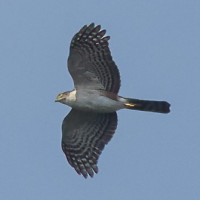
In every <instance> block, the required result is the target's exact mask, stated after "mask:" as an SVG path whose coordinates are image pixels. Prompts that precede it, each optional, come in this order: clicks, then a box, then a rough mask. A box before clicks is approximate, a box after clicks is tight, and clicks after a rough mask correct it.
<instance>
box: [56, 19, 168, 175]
mask: <svg viewBox="0 0 200 200" xmlns="http://www.w3.org/2000/svg"><path fill="white" fill-rule="evenodd" d="M105 33H106V31H105V30H101V26H100V25H98V26H95V25H94V23H91V24H90V25H89V26H87V25H85V26H83V28H81V30H80V31H79V32H78V33H77V34H75V36H74V37H73V39H72V41H71V45H70V53H69V58H68V69H69V72H70V74H71V76H72V78H73V81H74V87H75V89H73V90H72V91H69V92H64V93H61V94H59V95H58V96H57V98H56V101H57V102H61V103H63V104H66V105H68V106H70V107H72V110H71V111H70V113H69V114H68V115H67V116H66V117H65V119H64V120H63V124H62V149H63V151H64V153H65V155H66V157H67V160H68V161H69V163H70V165H71V166H72V167H73V168H74V169H75V170H76V172H77V173H78V174H82V175H83V176H84V177H85V178H87V176H88V174H89V175H90V176H91V177H93V175H94V172H95V173H97V172H98V167H97V161H98V158H99V155H100V154H101V152H102V150H103V148H104V146H105V144H107V143H108V142H109V141H110V139H111V138H112V136H113V134H114V132H115V130H116V128H117V114H116V111H117V110H119V109H124V108H127V109H132V110H141V111H151V112H159V113H168V112H169V111H170V110H169V107H170V104H169V103H168V102H165V101H148V100H139V99H131V98H125V97H121V96H118V91H119V88H120V75H119V71H118V68H117V66H116V64H115V62H114V61H113V60H112V56H111V52H110V50H109V44H108V40H109V39H110V37H109V36H106V37H105V36H104V35H105Z"/></svg>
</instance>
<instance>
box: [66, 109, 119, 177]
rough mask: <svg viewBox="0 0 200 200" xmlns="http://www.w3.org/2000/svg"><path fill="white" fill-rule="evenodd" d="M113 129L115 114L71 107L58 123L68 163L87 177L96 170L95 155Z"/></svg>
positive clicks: (106, 141)
mask: <svg viewBox="0 0 200 200" xmlns="http://www.w3.org/2000/svg"><path fill="white" fill-rule="evenodd" d="M116 128H117V114H116V112H114V113H90V112H85V111H80V110H75V109H72V110H71V111H70V113H69V114H68V115H67V116H66V117H65V119H64V120H63V124H62V149H63V151H64V153H65V155H66V158H67V160H68V162H69V163H70V165H71V166H72V167H74V169H75V170H76V172H77V173H78V174H82V175H83V176H84V177H85V178H87V176H88V174H89V175H90V176H91V177H93V175H94V172H95V173H97V172H98V167H97V162H98V158H99V155H100V154H101V152H102V150H103V149H104V146H105V144H107V143H108V142H109V141H110V139H111V138H112V136H113V134H114V132H115V130H116Z"/></svg>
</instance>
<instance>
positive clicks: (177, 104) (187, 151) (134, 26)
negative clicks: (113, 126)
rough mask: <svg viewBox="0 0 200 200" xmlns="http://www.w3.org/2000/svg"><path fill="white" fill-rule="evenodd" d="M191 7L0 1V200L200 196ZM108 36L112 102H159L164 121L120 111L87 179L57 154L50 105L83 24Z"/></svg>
mask: <svg viewBox="0 0 200 200" xmlns="http://www.w3.org/2000/svg"><path fill="white" fill-rule="evenodd" d="M199 9H200V1H197V0H190V1H187V0H168V1H162V0H152V1H149V0H143V1H141V0H134V1H132V0H129V1H128V0H127V1H126V0H125V1H121V0H120V1H119V0H110V1H108V0H102V1H97V0H85V1H67V0H59V1H52V0H40V1H39V0H35V1H33V0H18V1H14V0H1V1H0V25H1V27H0V94H1V98H0V103H1V106H0V121H1V126H0V199H4V200H12V199H20V200H27V199H28V200H35V199H41V200H42V199H48V200H54V199H70V200H76V199H80V200H86V199H87V200H88V199H97V200H99V199H115V200H121V199H137V200H147V199H148V200H151V199H152V200H160V199H162V200H169V199H170V200H177V199H182V200H188V199H190V200H198V199H199V198H200V190H199V188H200V170H199V169H200V157H199V154H200V145H199V144H200V133H199V128H200V125H199V121H200V117H199V113H200V105H199V102H200V92H199V91H200V81H199V74H200V37H199V36H200V12H199ZM91 22H95V23H96V24H101V25H102V28H105V29H106V30H107V35H110V36H111V39H110V48H111V52H112V56H113V58H114V60H115V62H116V64H117V65H118V67H119V69H120V73H121V80H122V86H121V89H120V95H122V96H126V97H135V98H141V99H154V100H167V101H169V102H170V103H171V113H170V114H168V115H162V114H155V113H147V112H138V111H131V110H123V111H119V112H118V120H119V122H118V129H117V131H116V133H115V135H114V137H113V139H112V140H111V142H110V143H109V145H107V146H106V148H105V149H104V151H103V153H102V155H101V157H100V159H99V164H98V165H99V169H100V172H99V173H98V174H97V175H95V177H94V178H93V179H90V178H89V179H87V180H85V179H84V178H83V177H81V176H78V175H77V174H76V172H75V171H74V170H73V169H72V168H71V167H70V166H69V164H68V163H67V161H66V159H65V156H64V154H63V153H62V150H61V147H60V143H61V141H60V140H61V123H62V120H63V118H64V117H65V115H66V114H67V113H68V112H69V110H70V108H69V107H66V106H64V105H62V104H59V103H55V102H54V99H55V97H56V95H57V94H58V93H60V92H63V91H66V90H71V89H72V88H73V82H72V79H71V77H70V75H69V73H68V71H67V68H66V66H67V65H66V64H67V57H68V54H69V44H70V41H71V38H72V37H73V35H74V34H75V33H76V32H77V31H78V30H79V29H80V28H81V27H82V26H83V25H84V24H89V23H91Z"/></svg>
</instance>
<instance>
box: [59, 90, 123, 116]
mask: <svg viewBox="0 0 200 200" xmlns="http://www.w3.org/2000/svg"><path fill="white" fill-rule="evenodd" d="M65 94H68V98H65V99H64V100H63V102H62V103H64V104H66V105H68V106H70V107H72V108H74V109H78V110H83V111H91V112H97V113H111V112H115V111H117V110H119V109H122V108H125V105H124V103H125V102H126V100H125V99H124V98H120V97H118V96H117V95H116V94H113V93H109V92H105V91H101V90H88V89H82V90H72V91H70V92H67V93H65Z"/></svg>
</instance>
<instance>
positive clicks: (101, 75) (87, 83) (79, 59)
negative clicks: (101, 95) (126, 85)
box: [68, 23, 120, 94]
mask: <svg viewBox="0 0 200 200" xmlns="http://www.w3.org/2000/svg"><path fill="white" fill-rule="evenodd" d="M105 33H106V30H101V26H100V25H98V26H96V27H95V26H94V23H92V24H90V25H89V26H86V25H85V26H83V28H82V29H81V30H80V31H79V32H78V33H77V34H76V35H75V36H74V37H73V39H72V41H71V45H70V54H69V58H68V69H69V72H70V74H71V76H72V78H73V80H74V85H75V88H76V89H79V88H88V89H102V90H106V91H109V92H113V93H116V94H117V93H118V91H119V88H120V75H119V71H118V68H117V66H116V65H115V63H114V61H113V60H112V56H111V52H110V50H109V47H108V45H109V44H108V40H109V39H110V37H109V36H106V37H104V35H105Z"/></svg>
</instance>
